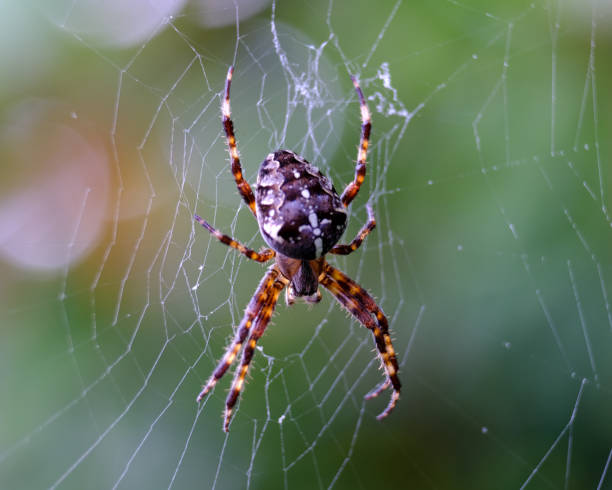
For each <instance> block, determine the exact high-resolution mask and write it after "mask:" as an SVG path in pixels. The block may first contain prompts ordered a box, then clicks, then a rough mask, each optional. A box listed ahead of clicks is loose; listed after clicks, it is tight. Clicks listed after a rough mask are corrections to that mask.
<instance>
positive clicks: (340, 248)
mask: <svg viewBox="0 0 612 490" xmlns="http://www.w3.org/2000/svg"><path fill="white" fill-rule="evenodd" d="M366 208H367V210H368V222H367V223H366V224H365V225H363V226H362V227H361V230H359V233H357V236H356V237H355V238H354V239H353V241H352V242H351V243H349V244H348V245H336V246H334V248H332V249H331V250H330V251H329V253H332V254H336V255H348V254H350V253H353V252H354V251H355V250H357V249H358V248H359V247H360V246H361V244H362V242H363V241H364V240H365V238H366V237H367V236H368V235H369V234H370V232H371V231H372V230H373V229H374V228H375V227H376V218H374V210H373V209H372V206H371V205H370V203H367V204H366Z"/></svg>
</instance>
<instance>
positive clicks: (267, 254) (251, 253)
mask: <svg viewBox="0 0 612 490" xmlns="http://www.w3.org/2000/svg"><path fill="white" fill-rule="evenodd" d="M194 218H195V220H196V221H197V222H198V223H200V224H201V225H202V226H203V227H204V228H206V229H207V230H208V231H210V232H211V233H212V234H213V235H214V236H215V238H217V239H218V240H219V241H220V242H222V243H225V244H226V245H227V246H228V247H232V248H235V249H236V250H238V251H239V252H240V253H241V254H243V255H246V256H247V257H248V258H249V259H251V260H254V261H256V262H267V261H268V260H270V259H272V258H274V256H275V255H276V252H274V250H272V249H271V248H266V249H265V250H262V251H261V252H255V250H251V249H250V248H248V247H245V246H244V245H243V244H242V243H240V242H237V241H236V240H234V239H233V238H232V237H231V236H228V235H224V234H223V233H221V232H220V231H219V230H217V229H216V228H214V227H213V226H211V225H210V224H209V223H208V221H206V220H205V219H202V218H200V217H199V216H198V215H197V214H196V215H195V216H194Z"/></svg>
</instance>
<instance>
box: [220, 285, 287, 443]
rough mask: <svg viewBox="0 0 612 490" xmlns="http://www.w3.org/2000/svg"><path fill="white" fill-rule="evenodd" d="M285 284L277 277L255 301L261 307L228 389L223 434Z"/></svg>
mask: <svg viewBox="0 0 612 490" xmlns="http://www.w3.org/2000/svg"><path fill="white" fill-rule="evenodd" d="M287 284H288V281H287V280H286V279H285V278H283V277H277V279H276V280H275V281H274V283H273V284H272V285H271V286H270V288H269V290H270V291H269V294H267V295H266V299H265V302H264V300H261V301H259V300H257V303H258V304H263V306H262V307H261V309H260V311H259V312H258V314H257V316H256V318H255V321H254V323H253V328H252V330H251V333H250V335H249V339H248V341H247V343H246V345H245V347H244V350H243V351H242V361H241V362H240V366H239V367H238V368H236V373H235V374H234V381H233V382H232V387H231V388H230V392H229V394H228V395H227V399H226V401H225V421H224V423H223V430H224V431H225V432H228V431H229V424H230V421H231V419H232V412H233V410H234V405H236V402H237V401H238V397H239V396H240V392H241V390H242V389H243V388H244V380H245V378H246V375H247V373H248V371H249V366H250V365H251V361H252V359H253V354H254V353H255V347H256V346H257V341H258V340H259V339H260V338H261V336H262V335H263V333H264V331H265V330H266V327H267V326H268V323H269V322H270V318H272V314H273V313H274V307H275V306H276V303H277V302H278V296H279V294H280V293H281V291H282V290H283V288H284V287H285V286H286V285H287Z"/></svg>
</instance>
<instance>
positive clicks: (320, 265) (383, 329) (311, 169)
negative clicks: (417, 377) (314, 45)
mask: <svg viewBox="0 0 612 490" xmlns="http://www.w3.org/2000/svg"><path fill="white" fill-rule="evenodd" d="M233 73H234V67H230V68H229V70H228V72H227V79H226V81H225V98H224V99H223V103H222V106H221V110H222V114H223V128H224V130H225V135H226V136H227V145H228V148H229V154H230V158H231V161H232V173H233V174H234V179H235V180H236V185H237V186H238V192H240V195H241V196H242V198H243V199H244V200H245V202H246V203H247V205H248V206H249V208H250V210H251V212H252V213H253V215H254V216H255V218H256V219H257V222H258V224H259V230H260V232H261V234H262V235H263V238H264V240H265V241H266V243H267V244H268V245H269V246H270V247H271V248H267V249H264V250H262V251H260V252H255V251H254V250H251V249H249V248H247V247H245V246H244V245H242V244H241V243H239V242H237V241H236V240H234V239H233V238H231V237H229V236H227V235H224V234H223V233H221V232H220V231H219V230H217V229H215V228H213V227H212V226H211V225H210V224H208V223H207V222H206V221H205V220H203V219H202V218H200V217H199V216H198V215H196V216H195V220H196V221H197V222H198V223H200V224H201V225H202V226H203V227H204V228H206V229H207V230H208V231H209V232H210V233H212V234H213V235H214V236H215V237H216V238H217V239H218V240H220V241H221V242H223V243H225V244H226V245H228V246H230V247H232V248H235V249H236V250H238V251H239V252H240V253H242V254H244V255H246V256H247V257H248V258H249V259H251V260H255V261H257V262H267V261H268V260H271V259H275V263H274V264H273V265H272V266H271V267H269V268H268V271H267V272H266V274H265V276H264V277H263V279H262V280H261V282H260V283H259V286H258V288H257V290H256V291H255V294H254V295H253V297H252V298H251V301H250V302H249V304H248V306H247V307H246V310H245V312H244V317H243V318H242V321H241V322H240V325H239V326H238V329H237V331H236V336H235V337H234V340H233V341H232V343H231V344H230V345H229V346H228V348H227V350H226V351H225V354H224V356H223V358H222V359H221V360H220V361H219V364H218V365H217V368H216V369H215V370H214V372H213V373H212V375H211V376H210V378H209V379H208V381H207V383H206V384H205V385H204V387H203V389H202V391H201V392H200V394H199V395H198V398H197V401H198V402H200V401H201V400H202V398H204V396H205V395H206V394H207V393H208V392H209V391H210V390H211V389H212V388H213V387H214V386H215V384H216V383H217V381H218V380H219V379H220V378H221V377H222V376H223V375H224V374H225V372H226V371H227V369H228V368H229V367H230V366H231V364H232V363H233V361H234V359H235V358H236V356H237V355H238V353H239V352H240V349H241V348H242V345H243V344H244V343H245V341H246V346H245V347H244V351H243V352H242V361H241V363H240V367H239V368H237V369H236V373H235V375H234V381H233V383H232V387H231V389H230V392H229V395H228V396H227V400H226V403H225V422H224V425H223V430H224V431H225V432H228V430H229V424H230V420H231V416H232V410H233V408H234V405H235V404H236V401H237V400H238V396H239V394H240V391H241V390H242V387H243V385H244V380H245V377H246V374H247V371H248V369H249V365H250V364H251V359H252V358H253V353H254V352H255V346H256V345H257V341H258V340H259V338H260V337H261V336H262V335H263V333H264V330H265V329H266V326H267V325H268V322H269V321H270V318H271V316H272V313H273V311H274V307H275V305H276V302H277V300H278V296H279V295H280V293H281V291H282V290H283V288H285V287H286V288H287V290H286V300H287V305H292V304H293V303H294V301H295V298H296V297H303V299H304V300H305V301H306V302H308V303H317V302H319V301H320V300H321V293H320V292H319V284H322V285H323V286H324V287H325V288H327V289H328V290H329V291H330V292H331V293H332V294H333V295H334V296H335V298H336V300H338V302H339V303H340V304H341V305H342V306H343V307H344V308H346V309H347V310H348V311H349V312H350V313H351V314H352V315H353V316H354V317H355V318H357V320H359V322H360V323H361V324H363V325H364V326H365V327H367V328H368V329H370V330H371V331H372V333H373V335H374V341H375V344H376V348H377V349H378V353H379V355H380V358H381V362H382V366H383V367H384V369H385V372H386V377H387V379H386V380H385V381H384V382H383V383H381V384H380V385H379V386H377V387H376V388H375V389H374V390H373V391H371V392H370V393H368V394H367V395H366V397H365V398H366V399H370V398H374V397H376V396H378V395H379V394H380V393H381V392H382V391H383V390H385V389H386V388H388V387H389V386H392V387H393V393H392V395H391V399H390V401H389V404H388V405H387V407H386V408H385V410H384V411H383V412H382V413H381V414H380V415H378V417H377V418H378V419H379V420H380V419H382V418H384V417H386V416H387V415H389V413H390V412H391V410H393V408H394V407H395V405H396V403H397V400H398V399H399V395H400V381H399V378H398V375H397V374H398V370H399V367H398V364H397V359H396V357H395V351H394V349H393V345H392V344H391V337H390V336H389V325H388V322H387V318H386V317H385V315H384V313H383V312H382V310H381V309H380V308H379V307H378V305H377V304H376V302H375V301H374V299H372V297H371V296H370V295H369V294H368V293H367V292H366V291H365V290H364V289H363V288H362V287H361V286H359V285H358V284H357V283H355V282H354V281H353V280H352V279H350V278H349V277H347V276H346V275H345V274H344V273H342V272H341V271H339V270H338V269H336V268H334V267H332V266H331V265H329V264H328V263H327V262H326V260H325V254H326V253H332V254H337V255H348V254H350V253H352V252H354V251H355V250H357V249H358V248H359V246H360V245H361V243H362V242H363V240H364V239H365V238H366V236H367V235H368V233H370V232H371V231H372V230H373V229H374V227H375V226H376V220H375V219H374V212H373V211H372V207H371V206H370V204H369V203H368V204H367V211H368V222H367V223H366V224H365V225H364V226H363V227H362V228H361V230H360V231H359V233H358V234H357V236H356V237H355V238H354V239H353V241H352V242H351V243H349V244H348V245H336V243H337V242H338V240H339V239H340V237H341V236H342V233H343V232H344V229H345V228H346V218H347V214H346V208H347V207H348V205H349V204H350V203H351V201H352V200H353V199H354V198H355V196H356V195H357V193H358V192H359V188H360V187H361V184H362V183H363V180H364V177H365V173H366V154H367V149H368V142H369V137H370V129H371V122H370V111H369V109H368V106H367V104H366V101H365V98H364V96H363V93H362V91H361V88H359V84H358V82H357V80H356V79H355V78H353V77H351V79H352V80H353V85H354V86H355V90H356V91H357V95H358V96H359V104H360V106H361V121H362V125H361V140H360V144H359V152H358V155H357V166H356V169H355V178H354V180H353V181H352V182H351V183H350V184H348V185H347V186H346V188H345V189H344V192H343V193H342V195H341V196H339V195H338V193H337V192H336V189H334V186H333V185H332V184H331V182H330V181H329V179H327V177H325V176H324V175H323V174H322V173H321V172H320V171H319V169H318V168H316V167H315V166H313V165H310V163H308V162H307V161H306V160H304V159H303V158H302V157H300V156H299V155H296V154H295V153H293V152H291V151H287V150H277V151H275V152H274V153H270V154H269V155H268V156H267V157H266V159H265V160H264V161H263V163H262V164H261V167H260V169H259V173H258V175H257V187H256V190H255V193H253V191H252V190H251V186H250V185H249V183H248V182H247V181H246V180H245V179H244V177H243V174H242V168H241V166H240V158H239V156H238V149H237V148H236V136H235V134H234V125H233V123H232V120H231V112H230V86H231V83H232V75H233ZM247 337H248V339H247Z"/></svg>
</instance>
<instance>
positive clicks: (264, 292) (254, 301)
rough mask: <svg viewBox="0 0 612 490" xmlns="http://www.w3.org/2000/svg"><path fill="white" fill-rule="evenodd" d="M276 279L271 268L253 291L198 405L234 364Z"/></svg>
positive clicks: (266, 301) (276, 273) (274, 272)
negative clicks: (234, 334)
mask: <svg viewBox="0 0 612 490" xmlns="http://www.w3.org/2000/svg"><path fill="white" fill-rule="evenodd" d="M278 277H279V272H278V270H277V269H276V267H275V266H272V267H271V268H270V269H269V270H268V272H267V273H266V275H265V276H264V277H263V279H262V280H261V282H260V283H259V286H258V287H257V289H256V290H255V294H253V297H252V298H251V301H250V302H249V304H248V306H247V307H246V310H245V311H244V316H243V317H242V321H241V322H240V325H238V329H237V331H236V336H235V337H234V340H233V341H232V343H231V344H230V345H229V346H228V347H227V349H226V350H225V354H224V355H223V357H222V358H221V360H220V361H219V364H218V365H217V367H216V369H215V370H214V371H213V373H212V374H211V376H210V378H209V379H208V381H207V382H206V384H205V385H204V387H203V388H202V391H201V392H200V394H199V395H198V398H197V402H198V403H199V402H200V401H201V400H202V398H204V396H206V394H207V393H208V392H209V391H210V390H211V389H212V388H213V387H214V386H215V384H217V381H219V379H221V378H222V377H223V375H224V374H225V372H226V371H227V370H228V368H229V367H230V366H231V365H232V363H233V362H234V359H236V356H237V355H238V352H240V348H241V347H242V344H243V343H244V339H246V337H247V335H248V334H249V331H250V329H251V326H252V325H253V322H254V321H255V322H256V321H257V320H256V319H257V317H258V315H260V314H261V313H262V311H263V310H264V309H265V307H266V305H267V304H268V301H269V299H270V297H271V293H272V292H273V286H274V284H275V281H276V280H277V279H278Z"/></svg>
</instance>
